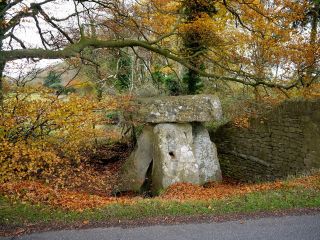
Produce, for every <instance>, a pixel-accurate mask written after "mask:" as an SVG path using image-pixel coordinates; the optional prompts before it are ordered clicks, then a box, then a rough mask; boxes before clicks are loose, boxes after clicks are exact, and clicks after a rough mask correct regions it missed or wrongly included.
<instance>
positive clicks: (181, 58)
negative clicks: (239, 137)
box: [0, 0, 309, 103]
mask: <svg viewBox="0 0 320 240" xmlns="http://www.w3.org/2000/svg"><path fill="white" fill-rule="evenodd" d="M67 2H68V3H69V5H70V4H72V6H73V10H72V12H71V11H70V13H69V14H66V15H64V16H63V17H55V15H56V14H55V11H54V9H55V6H57V5H59V4H65V3H67ZM185 2H188V4H187V5H185V4H184V1H173V0H165V1H160V0H149V1H147V0H144V1H136V2H132V1H128V2H127V3H126V1H124V0H123V1H119V0H73V1H67V0H41V1H39V0H38V1H27V0H1V2H0V102H1V103H2V102H3V90H2V89H3V70H4V68H5V65H6V63H7V62H10V61H13V60H17V59H33V60H38V59H66V58H73V57H77V58H79V57H80V58H81V57H83V56H82V52H83V50H84V49H86V48H88V47H90V48H92V49H95V48H132V49H135V48H143V49H145V50H147V51H150V52H153V53H155V54H159V55H161V56H163V57H164V58H166V59H169V60H172V61H174V62H177V63H179V64H181V65H183V66H184V67H186V68H187V69H189V72H192V73H194V74H199V75H201V76H204V77H208V78H212V79H215V80H220V81H232V82H238V83H242V84H246V85H249V86H259V85H265V86H268V87H276V88H283V89H289V88H292V87H293V86H296V84H297V83H296V81H295V80H292V81H286V82H283V81H281V80H282V79H281V78H279V79H274V78H269V77H268V76H265V75H263V77H261V76H257V75H256V74H255V73H254V72H253V71H251V70H250V69H249V68H243V64H241V56H240V55H239V52H241V51H239V50H238V49H237V43H236V42H235V41H233V42H232V41H231V39H232V37H234V36H221V37H222V38H223V39H224V38H225V40H227V41H225V42H226V43H227V44H226V45H225V47H224V49H219V50H218V51H221V53H222V54H221V56H220V59H219V58H217V56H218V55H217V54H216V55H214V56H213V55H210V52H211V53H212V51H213V50H215V49H214V48H211V49H209V50H210V51H208V53H207V54H206V56H205V57H206V58H208V59H209V60H210V61H208V63H209V64H211V66H219V68H220V69H224V70H225V71H220V72H219V71H211V69H214V68H212V67H210V68H207V71H204V68H201V67H200V65H199V64H198V61H193V60H190V57H192V56H186V55H183V54H181V52H179V51H175V49H173V48H168V47H167V45H166V44H164V42H165V41H166V40H168V39H172V36H176V37H177V38H179V37H180V38H181V28H180V26H182V25H181V17H179V14H181V13H183V11H187V10H188V8H189V10H190V9H191V8H190V6H189V5H190V4H191V5H192V6H196V9H193V10H192V11H195V12H205V11H208V9H210V8H209V7H210V6H209V5H208V3H209V2H210V4H212V3H214V7H213V8H212V9H214V10H216V11H217V12H218V17H216V18H215V19H214V20H215V21H216V25H217V27H219V24H221V23H224V28H225V31H224V32H223V31H221V32H220V33H234V32H235V30H236V29H238V35H239V36H241V35H246V36H256V35H259V34H260V35H261V29H262V28H263V27H265V26H266V25H265V24H259V23H258V22H257V21H255V19H254V18H253V17H255V16H260V18H259V19H264V21H265V22H269V23H270V24H271V25H272V26H276V25H277V24H280V25H281V24H282V22H281V21H282V20H279V21H275V20H277V18H276V16H274V15H272V14H268V11H267V10H268V4H269V5H270V4H274V5H277V4H278V6H279V7H280V8H281V7H282V8H284V9H288V8H289V10H288V11H289V12H290V11H291V12H294V10H295V7H293V6H292V4H291V5H290V4H289V3H290V1H254V0H251V1H243V0H222V1H221V0H217V1H203V0H192V1H185ZM305 2H309V1H299V3H295V4H297V5H298V6H300V7H301V6H302V8H304V7H306V6H307V5H306V3H305ZM192 3H194V5H193V4H192ZM203 4H204V6H205V11H202V10H201V9H197V6H203ZM206 4H207V5H208V6H206ZM168 5H169V6H171V8H172V9H173V10H174V13H175V14H176V16H178V17H176V18H175V19H174V22H173V24H172V25H170V26H162V28H163V27H165V28H166V29H165V30H162V31H155V29H153V28H152V27H150V26H148V25H147V24H146V19H147V17H148V16H145V15H137V13H136V10H135V9H136V8H137V7H139V6H146V7H148V8H152V11H153V12H157V14H158V15H161V14H164V15H166V16H168V12H165V11H163V7H167V6H168ZM216 5H218V7H217V9H215V7H216ZM172 6H174V7H172ZM290 7H291V8H290ZM275 9H277V8H275ZM152 11H151V12H152ZM170 11H172V10H170ZM209 12H212V13H213V12H215V11H209ZM169 13H170V12H169ZM219 13H220V15H219ZM148 14H149V13H148ZM170 14H172V12H171V13H170ZM190 16H191V17H189V18H188V19H187V20H189V22H190V21H191V22H196V20H198V19H199V18H197V17H196V15H190ZM298 16H299V14H298ZM283 19H284V18H283ZM291 20H292V21H293V19H291ZM26 21H27V22H30V23H32V24H33V25H34V26H35V28H36V29H37V34H38V38H39V39H40V41H41V46H40V45H32V44H29V43H27V42H26V41H25V40H24V39H22V38H21V37H19V29H21V28H23V26H24V23H25V22H26ZM200 22H201V21H200ZM202 23H203V22H202ZM92 24H96V25H97V26H96V28H95V29H96V30H97V31H101V33H103V32H104V31H108V32H109V33H108V34H105V35H104V34H97V35H95V34H94V35H92V34H91V35H90V34H86V29H89V28H90V25H92ZM158 24H159V23H158ZM182 24H185V23H183V22H182ZM160 25H161V23H160ZM203 26H206V23H204V24H203ZM209 26H212V25H210V24H209ZM281 27H283V26H279V28H281ZM124 30H125V31H124ZM202 30H203V31H204V32H206V31H212V29H207V30H205V29H202ZM123 33H125V34H123ZM32 34H33V33H32ZM105 36H107V38H106V37H105ZM243 39H245V38H242V39H241V42H242V41H244V40H243ZM247 39H248V38H247ZM230 43H231V44H234V45H233V46H232V45H230ZM228 44H229V48H228V47H227V46H228ZM242 46H245V44H242ZM283 46H285V45H283ZM283 46H282V47H283ZM246 47H247V46H245V47H244V48H243V56H242V57H243V59H245V58H247V56H246V55H247V54H246V53H245V51H246V49H245V48H246ZM216 50H217V49H216ZM200 53H201V51H191V55H193V57H194V55H198V54H200ZM232 55H236V57H233V58H231V56H232ZM194 59H195V58H194ZM235 59H237V60H238V62H237V61H236V60H235ZM226 60H228V64H224V61H226ZM195 62H196V64H195ZM249 65H250V64H249ZM247 69H249V71H246V70H247ZM194 74H193V75H194Z"/></svg>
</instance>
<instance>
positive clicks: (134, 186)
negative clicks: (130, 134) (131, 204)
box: [116, 126, 153, 192]
mask: <svg viewBox="0 0 320 240" xmlns="http://www.w3.org/2000/svg"><path fill="white" fill-rule="evenodd" d="M152 159H153V128H152V127H151V126H146V127H144V128H143V130H142V133H141V135H140V136H139V138H138V141H137V145H136V148H135V149H134V151H133V152H132V153H131V155H130V156H129V158H128V159H127V161H126V162H125V164H124V165H123V166H122V168H121V170H120V176H119V184H118V186H117V189H116V190H117V191H135V192H139V191H140V188H141V186H142V185H143V183H144V181H145V179H146V174H147V171H148V168H149V166H150V164H151V162H152Z"/></svg>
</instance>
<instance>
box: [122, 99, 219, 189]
mask: <svg viewBox="0 0 320 240" xmlns="http://www.w3.org/2000/svg"><path fill="white" fill-rule="evenodd" d="M131 117H132V118H133V119H134V120H135V121H138V122H141V123H145V127H144V128H143V130H142V133H141V135H140V136H139V138H138V141H137V145H136V148H135V150H134V151H133V152H132V153H131V155H130V157H129V158H128V159H127V161H126V162H125V164H124V165H123V167H122V169H121V172H120V177H119V185H118V186H117V190H118V191H137V192H138V191H140V190H141V187H142V185H143V184H144V182H145V181H146V178H147V177H151V182H152V183H151V188H152V189H151V190H152V192H153V193H155V194H156V193H158V192H159V191H160V190H162V189H165V188H167V187H168V186H170V185H172V184H174V183H179V182H188V183H193V184H204V183H207V182H212V181H221V170H220V165H219V160H218V156H217V150H216V147H215V144H214V143H212V142H211V140H210V138H209V133H208V131H207V129H206V128H205V127H204V126H203V122H208V121H214V120H216V121H217V120H220V119H221V117H222V109H221V104H220V101H219V99H218V98H217V97H216V96H213V95H192V96H170V97H158V98H144V99H138V100H137V108H136V111H135V114H134V115H132V116H131ZM151 166H152V169H151V176H147V171H148V169H150V167H151Z"/></svg>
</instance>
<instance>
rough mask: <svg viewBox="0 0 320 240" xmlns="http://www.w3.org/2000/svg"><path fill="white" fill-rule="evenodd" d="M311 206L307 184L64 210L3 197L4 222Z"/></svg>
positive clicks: (315, 200) (313, 195) (317, 198)
mask: <svg viewBox="0 0 320 240" xmlns="http://www.w3.org/2000/svg"><path fill="white" fill-rule="evenodd" d="M307 207H308V208H309V207H320V192H319V191H317V190H314V189H306V188H295V189H285V190H284V189H282V190H276V191H275V190H272V191H262V192H255V193H250V194H247V195H244V196H237V197H232V198H229V199H225V200H211V201H188V202H177V201H161V200H158V199H145V200H140V201H138V202H136V203H135V204H113V205H109V206H107V207H104V208H101V209H95V210H87V211H83V212H75V211H64V210H59V209H53V208H50V207H48V206H40V205H39V206H35V205H30V204H26V203H21V202H16V203H11V202H10V201H9V200H7V199H6V198H5V197H0V225H4V226H23V225H28V224H50V223H62V224H71V223H75V222H80V221H84V220H88V221H95V222H96V221H109V220H124V219H132V220H134V219H141V218H146V217H158V216H186V215H199V214H204V215H206V214H211V215H223V214H230V213H249V212H260V211H273V210H286V209H294V208H307Z"/></svg>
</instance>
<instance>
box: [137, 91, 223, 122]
mask: <svg viewBox="0 0 320 240" xmlns="http://www.w3.org/2000/svg"><path fill="white" fill-rule="evenodd" d="M132 117H133V119H134V120H135V121H138V122H143V123H188V122H208V121H213V120H220V119H221V117H222V110H221V104H220V101H219V98H218V97H216V96H214V95H192V96H170V97H168V96H167V97H154V98H140V99H137V100H136V103H135V113H134V115H133V116H132Z"/></svg>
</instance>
